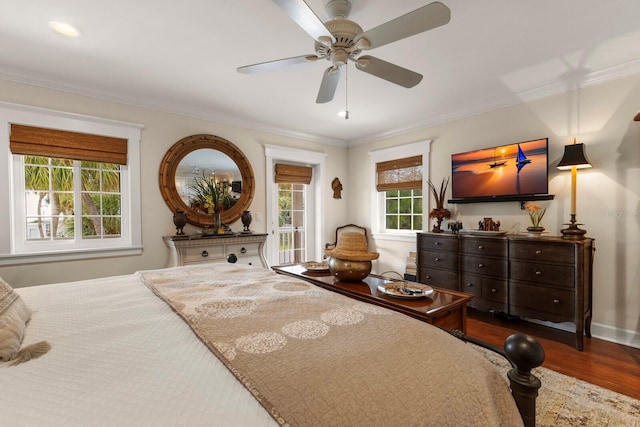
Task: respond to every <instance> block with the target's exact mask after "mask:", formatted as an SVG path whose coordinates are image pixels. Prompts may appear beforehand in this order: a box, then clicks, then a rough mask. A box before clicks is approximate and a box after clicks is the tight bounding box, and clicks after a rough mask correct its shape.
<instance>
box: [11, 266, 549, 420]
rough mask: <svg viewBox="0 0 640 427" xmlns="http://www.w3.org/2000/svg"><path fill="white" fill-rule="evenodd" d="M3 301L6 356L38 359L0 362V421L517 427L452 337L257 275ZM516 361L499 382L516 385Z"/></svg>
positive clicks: (227, 271) (503, 389) (469, 352)
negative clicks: (8, 340) (25, 315)
mask: <svg viewBox="0 0 640 427" xmlns="http://www.w3.org/2000/svg"><path fill="white" fill-rule="evenodd" d="M15 294H16V295H18V296H19V297H20V298H19V299H20V300H21V301H23V302H24V303H25V304H26V305H27V306H28V307H29V308H30V309H31V311H32V315H31V320H30V321H29V323H28V324H27V326H26V330H25V333H24V338H23V340H22V343H21V346H22V348H23V349H24V348H29V346H33V345H35V344H37V343H48V344H49V345H50V349H49V350H48V351H47V352H46V353H45V354H42V355H41V356H40V357H37V358H33V359H31V360H27V361H25V362H23V363H19V364H11V362H5V363H2V364H1V366H2V369H0V379H1V381H0V382H1V383H2V389H3V398H2V399H0V414H2V425H3V426H35V425H37V426H65V427H69V426H116V425H117V426H212V425H215V426H273V425H279V424H280V425H314V426H316V425H349V426H357V425H442V426H445V425H459V424H460V423H464V424H465V425H473V424H477V425H505V426H514V425H521V424H522V423H523V420H522V417H521V414H520V412H519V406H521V405H519V404H516V402H515V400H514V398H513V396H512V394H511V390H510V388H509V384H508V383H507V381H506V379H505V378H503V377H502V376H501V375H500V374H499V373H498V372H497V371H496V370H495V368H494V367H493V365H492V364H491V363H489V362H488V361H487V360H486V359H485V358H484V357H483V356H482V355H481V354H480V353H479V352H477V351H475V350H474V349H472V348H471V346H470V345H469V344H467V343H465V342H464V341H463V340H459V339H457V338H455V337H452V336H451V335H450V334H449V333H447V332H446V331H443V330H440V329H438V328H436V327H433V326H431V325H428V324H426V323H423V322H420V321H418V320H416V319H413V318H411V317H408V316H405V315H402V314H400V313H396V312H393V311H389V310H387V309H384V308H381V307H376V306H372V305H369V304H366V303H363V302H360V301H355V300H352V299H349V298H348V297H345V296H342V295H339V294H335V293H332V292H330V291H327V290H324V289H321V288H318V287H315V286H314V285H312V284H309V283H307V282H304V281H301V280H298V279H295V278H290V277H286V276H282V275H278V274H276V273H274V272H272V271H270V270H267V269H263V268H259V267H250V266H242V265H233V264H207V265H195V266H188V267H175V268H167V269H160V270H152V271H140V272H137V273H135V274H132V275H125V276H117V277H109V278H103V279H97V280H88V281H79V282H70V283H60V284H51V285H43V286H37V287H30V288H20V289H16V290H15ZM0 305H1V304H0ZM0 320H1V319H0ZM1 325H2V323H1V321H0V326H1ZM463 338H464V337H463ZM539 362H540V363H541V362H542V361H541V360H540V361H539ZM527 363H528V362H525V363H523V364H522V366H523V368H521V369H517V370H516V369H514V370H513V371H512V373H513V376H514V377H518V376H519V377H522V378H526V381H531V380H532V377H530V376H529V375H528V370H529V369H530V368H531V367H533V366H529V365H527ZM510 374H511V373H510ZM510 376H511V375H510ZM533 380H535V378H534V379H533ZM534 382H535V381H534ZM512 387H513V385H512ZM538 387H539V385H538ZM531 390H534V391H535V390H536V388H535V387H533V388H529V389H528V391H525V392H528V393H530V392H531ZM534 399H535V397H534ZM529 402H530V401H529ZM520 410H521V411H522V408H520ZM529 410H530V408H529ZM529 415H531V414H529ZM528 423H529V422H528V421H527V420H526V419H525V424H528Z"/></svg>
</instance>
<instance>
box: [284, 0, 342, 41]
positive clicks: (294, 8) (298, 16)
mask: <svg viewBox="0 0 640 427" xmlns="http://www.w3.org/2000/svg"><path fill="white" fill-rule="evenodd" d="M273 2H274V3H275V4H277V5H278V6H279V7H280V9H282V10H283V11H284V13H286V14H287V15H289V17H290V18H291V19H293V20H294V21H295V23H296V24H298V25H299V26H300V28H302V29H303V30H304V31H305V32H306V33H307V34H309V35H310V36H311V37H313V39H314V40H319V41H323V38H324V39H327V38H328V42H329V43H330V42H331V41H333V40H334V38H333V36H332V35H331V32H330V31H329V30H328V29H327V27H325V25H324V23H323V22H322V21H321V20H320V18H318V16H317V15H316V14H315V13H314V11H313V10H312V9H311V8H310V7H309V6H308V5H307V3H305V2H304V0H273ZM325 42H326V40H325Z"/></svg>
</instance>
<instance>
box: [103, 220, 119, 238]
mask: <svg viewBox="0 0 640 427" xmlns="http://www.w3.org/2000/svg"><path fill="white" fill-rule="evenodd" d="M102 229H103V230H104V235H105V237H120V229H121V220H120V218H119V217H106V218H103V222H102Z"/></svg>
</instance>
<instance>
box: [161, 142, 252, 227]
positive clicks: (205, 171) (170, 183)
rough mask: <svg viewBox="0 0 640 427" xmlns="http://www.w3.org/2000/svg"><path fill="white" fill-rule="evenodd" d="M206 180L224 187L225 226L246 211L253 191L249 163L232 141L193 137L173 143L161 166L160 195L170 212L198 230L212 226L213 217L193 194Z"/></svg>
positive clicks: (223, 215)
mask: <svg viewBox="0 0 640 427" xmlns="http://www.w3.org/2000/svg"><path fill="white" fill-rule="evenodd" d="M203 180H206V181H208V182H211V183H213V184H214V185H217V186H218V188H221V187H222V188H224V195H225V198H224V200H225V202H224V207H223V210H222V212H221V214H220V216H221V221H222V223H224V224H230V223H232V222H234V221H237V220H238V219H239V218H240V216H241V215H242V212H244V211H245V210H248V209H249V206H250V205H251V201H252V200H253V195H254V192H255V178H254V176H253V169H252V168H251V164H250V163H249V161H248V160H247V158H246V157H245V156H244V154H243V153H242V151H240V150H239V149H238V147H236V146H235V145H233V144H232V143H231V142H229V141H227V140H226V139H224V138H220V137H219V136H215V135H206V134H201V135H192V136H188V137H186V138H183V139H181V140H180V141H178V142H176V143H175V144H174V145H173V146H172V147H171V148H170V149H169V151H167V153H166V154H165V155H164V158H163V159H162V162H161V163H160V193H161V194H162V197H163V198H164V201H165V203H166V204H167V206H168V207H169V209H171V212H174V213H175V212H176V211H179V210H180V211H184V212H185V213H186V214H187V221H188V222H189V224H193V225H195V226H198V227H205V226H210V225H213V216H212V215H211V214H209V213H208V212H207V209H205V208H203V207H202V206H199V205H198V204H197V203H196V201H195V200H196V198H195V197H194V195H195V194H194V192H195V191H197V187H198V183H199V182H202V181H203Z"/></svg>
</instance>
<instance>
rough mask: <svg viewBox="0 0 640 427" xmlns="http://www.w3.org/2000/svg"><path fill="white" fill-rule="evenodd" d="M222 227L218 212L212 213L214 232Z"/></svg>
mask: <svg viewBox="0 0 640 427" xmlns="http://www.w3.org/2000/svg"><path fill="white" fill-rule="evenodd" d="M221 227H222V220H221V219H220V211H215V212H214V213H213V229H214V230H216V232H217V231H218V230H219V229H220V228H221Z"/></svg>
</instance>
